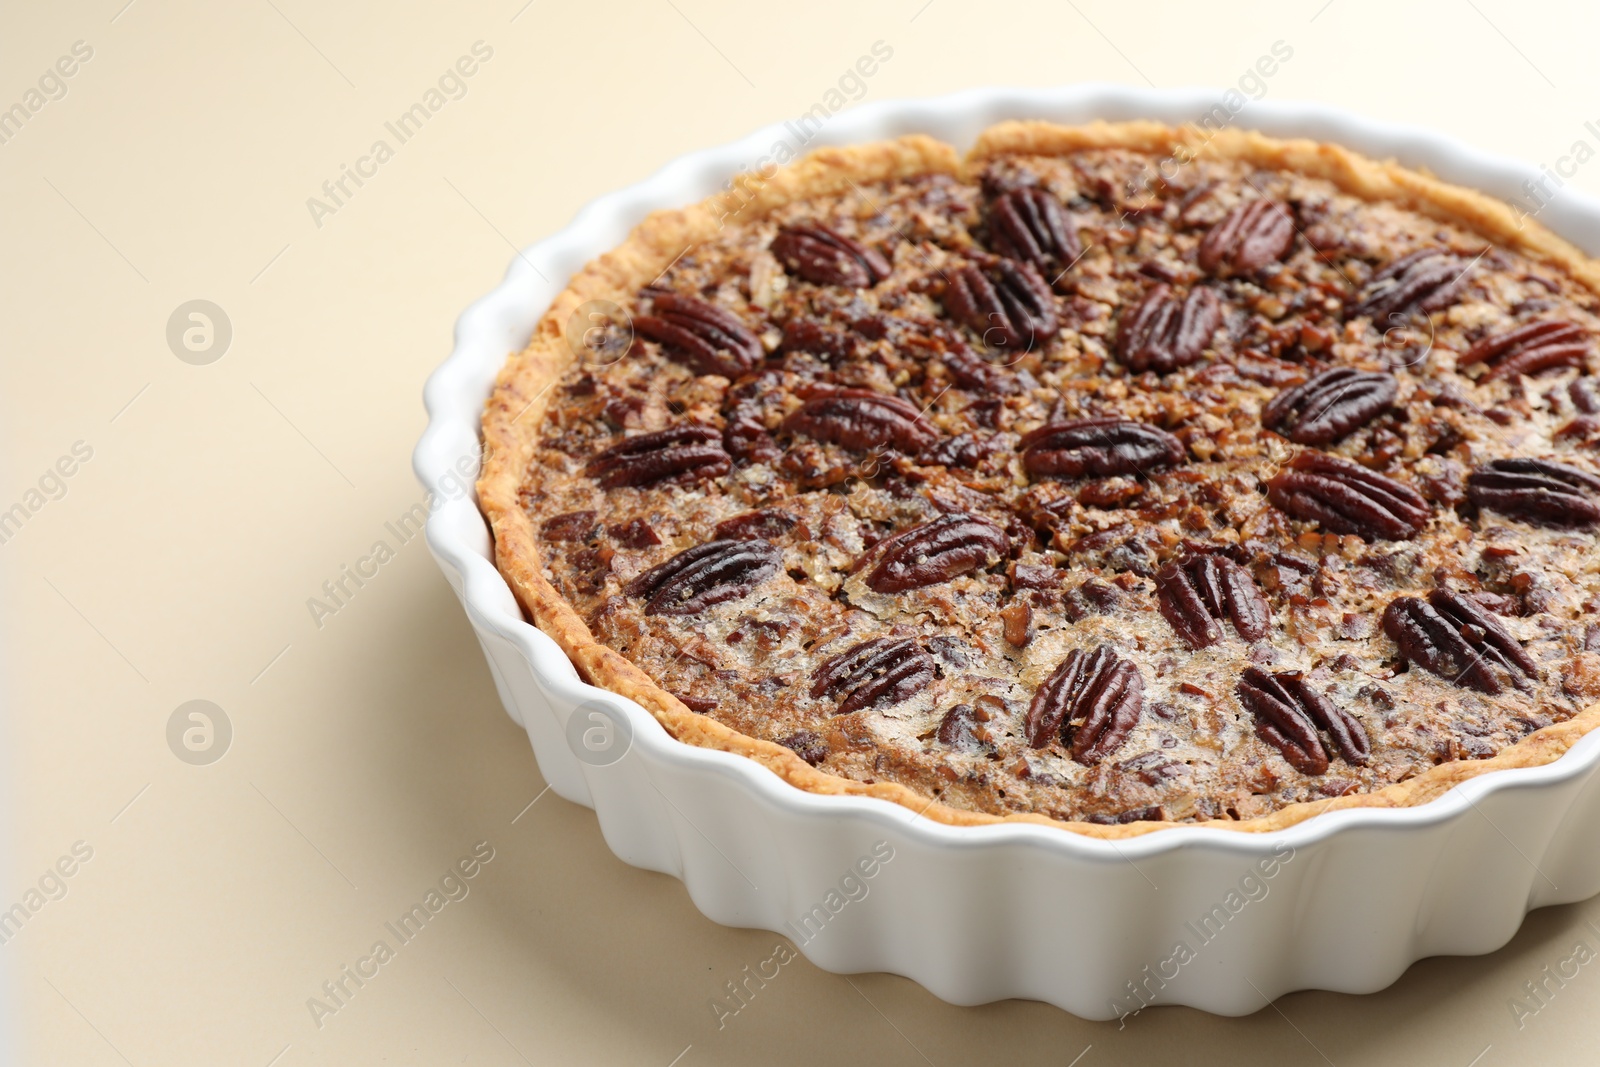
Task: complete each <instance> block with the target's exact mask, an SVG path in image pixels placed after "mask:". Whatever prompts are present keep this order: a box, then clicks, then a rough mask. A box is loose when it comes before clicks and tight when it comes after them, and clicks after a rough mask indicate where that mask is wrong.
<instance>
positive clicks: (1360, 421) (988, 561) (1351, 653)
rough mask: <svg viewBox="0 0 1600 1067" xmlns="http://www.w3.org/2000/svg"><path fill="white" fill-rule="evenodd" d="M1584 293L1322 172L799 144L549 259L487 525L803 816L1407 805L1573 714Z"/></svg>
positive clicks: (503, 557) (1550, 750)
mask: <svg viewBox="0 0 1600 1067" xmlns="http://www.w3.org/2000/svg"><path fill="white" fill-rule="evenodd" d="M1597 292H1600V265H1597V264H1596V263H1594V262H1592V261H1590V260H1589V259H1587V258H1586V257H1584V256H1583V255H1582V254H1581V253H1579V252H1578V251H1577V250H1576V249H1574V248H1573V247H1571V246H1570V245H1568V244H1566V243H1565V242H1563V241H1562V240H1560V239H1559V238H1557V237H1555V236H1554V235H1552V234H1550V233H1549V232H1548V231H1546V230H1544V229H1543V228H1541V227H1540V226H1538V225H1537V224H1536V223H1534V222H1532V221H1530V220H1526V219H1521V220H1519V219H1518V218H1517V217H1516V216H1515V215H1514V214H1513V213H1512V212H1511V211H1510V210H1509V209H1508V208H1507V207H1505V206H1504V205H1502V204H1500V203H1498V202H1496V201H1493V200H1490V199H1489V198H1487V197H1484V196H1482V195H1479V194H1476V193H1473V192H1471V191H1468V190H1464V189H1460V188H1456V187H1453V186H1449V185H1445V184H1443V183H1441V182H1439V181H1437V180H1434V179H1432V178H1430V177H1427V176H1424V175H1421V174H1417V173H1413V172H1410V171H1407V170H1405V169H1402V168H1400V167H1398V166H1396V165H1394V164H1389V163H1378V162H1374V161H1371V160H1367V159H1364V158H1361V157H1359V156H1356V155H1354V154H1352V153H1350V152H1348V151H1346V150H1344V149H1341V148H1339V147H1338V146H1334V145H1327V144H1316V143H1312V142H1306V141H1278V140H1272V139H1268V138H1265V137H1262V136H1260V135H1257V134H1253V133H1244V132H1237V131H1225V132H1222V133H1219V134H1212V135H1206V134H1203V133H1202V132H1201V131H1198V130H1195V129H1193V128H1188V129H1173V128H1169V127H1165V126H1160V125H1156V124H1153V123H1125V124H1116V125H1109V124H1095V125H1092V126H1086V127H1078V128H1066V127H1056V126H1049V125H1045V124H1040V123H1007V124H1004V125H1001V126H997V127H995V128H993V129H991V130H989V131H987V132H986V133H985V134H984V135H983V137H982V138H981V139H980V140H979V142H978V144H977V146H976V148H975V149H973V151H972V152H971V153H970V154H968V155H967V156H966V157H961V156H959V155H958V154H957V153H956V152H955V151H954V150H953V149H951V148H950V147H948V146H946V145H943V144H940V143H937V142H934V141H932V140H930V139H927V138H922V137H908V138H904V139H901V140H899V141H894V142H889V143H883V144H875V145H867V146H861V147H855V148H843V149H828V150H824V151H822V152H818V153H816V154H814V155H812V156H809V157H806V158H805V159H802V160H800V161H798V162H796V163H795V164H793V165H791V166H789V167H787V168H783V169H780V170H777V171H776V172H774V173H770V174H764V175H752V176H746V177H745V178H743V179H740V180H739V181H737V182H735V183H734V184H733V185H732V186H731V187H730V189H729V190H728V192H726V193H725V194H724V195H722V196H719V197H716V198H713V199H712V200H709V201H707V202H705V203H702V204H699V205H695V206H692V207H689V208H686V209H684V210H682V211H669V212H661V213H658V214H656V215H653V216H651V217H650V218H649V219H647V220H646V221H645V222H644V223H643V224H642V225H641V226H640V227H639V228H638V229H637V230H636V231H635V232H634V233H633V235H632V236H631V237H630V238H629V239H628V241H627V242H626V243H625V244H623V245H622V246H621V247H619V248H617V249H616V250H614V251H612V252H611V253H609V254H607V255H604V256H602V257H600V258H599V259H597V260H595V261H594V262H593V263H591V264H589V265H588V266H587V267H585V268H584V269H583V270H582V271H580V272H579V273H578V274H577V276H576V277H575V278H574V279H573V281H572V282H571V284H570V286H569V287H568V288H567V290H566V291H565V292H564V293H563V294H562V295H561V296H560V297H559V298H558V299H557V300H556V302H555V304H554V306H553V307H552V309H551V310H550V312H549V313H548V314H547V316H546V317H545V318H544V320H543V321H542V322H541V324H540V326H539V328H538V330H537V331H536V333H535V336H534V338H533V340H532V342H531V343H530V345H529V346H528V347H527V349H526V350H525V351H523V352H522V353H520V354H518V355H516V356H514V357H513V358H512V359H511V361H510V362H509V364H508V365H507V367H506V368H505V370H504V371H503V372H502V374H501V376H500V379H499V382H498V385H497V387H496V389H495V392H494V394H493V396H492V398H491V399H490V402H489V405H488V408H487V412H486V415H485V419H484V436H485V443H486V460H485V466H484V471H483V474H482V478H481V481H480V483H479V491H480V499H481V502H482V505H483V507H484V509H485V511H486V512H487V514H488V516H489V518H490V520H491V522H492V525H493V529H494V534H495V538H496V552H497V559H498V563H499V566H500V568H501V570H502V571H503V573H504V574H505V575H506V577H507V578H508V580H509V581H510V582H511V584H512V586H513V588H514V589H515V590H516V593H517V595H518V597H519V598H520V600H521V602H522V604H523V606H524V607H525V609H526V610H527V612H528V613H529V615H530V616H531V618H532V619H533V621H534V622H535V623H536V624H537V625H539V626H540V627H541V628H543V629H544V630H545V631H546V632H547V633H549V634H550V635H551V636H552V637H553V638H555V640H556V641H557V642H559V643H560V645H561V647H562V648H563V649H564V650H565V651H566V652H567V653H568V655H569V656H570V657H571V658H572V660H573V662H574V663H575V664H576V666H577V667H578V669H579V671H580V672H581V673H582V675H583V676H584V677H585V678H586V679H588V680H590V681H592V682H594V683H595V684H597V685H601V686H605V687H608V688H610V689H612V690H615V691H617V692H619V693H623V694H625V695H627V696H629V697H632V698H633V699H634V700H636V701H638V702H639V703H640V704H642V705H643V706H644V707H645V708H647V709H648V710H649V711H650V712H651V713H653V714H654V715H655V716H657V718H658V719H659V720H660V721H661V722H662V724H663V725H664V726H665V727H666V728H667V729H668V730H669V731H670V732H671V733H672V734H674V735H675V736H676V737H678V738H679V739H681V740H683V741H685V742H688V743H691V744H695V745H702V746H708V747H714V748H720V749H724V750H727V751H732V752H735V753H739V754H742V755H744V756H747V757H749V758H751V759H755V760H757V761H759V762H761V763H762V764H764V765H765V766H766V767H768V768H770V769H771V770H772V771H774V772H775V773H777V774H778V775H780V776H782V777H783V778H785V779H786V780H788V781H789V782H791V783H792V784H794V785H796V786H798V787H801V788H803V789H808V790H811V791H814V792H820V793H846V794H857V795H870V796H877V797H882V798H886V799H889V800H893V801H896V802H899V803H901V804H904V805H906V806H908V807H910V808H912V809H913V810H915V811H917V812H920V813H923V814H925V815H926V816H927V817H929V818H932V819H938V820H941V821H944V822H948V823H957V824H962V823H966V824H970V823H983V822H994V821H1001V820H1023V821H1030V820H1031V821H1036V822H1043V823H1048V824H1051V825H1058V826H1066V827H1068V828H1071V829H1074V830H1077V831H1079V832H1082V833H1088V834H1094V835H1099V836H1122V835H1128V834H1135V833H1143V832H1148V831H1151V830H1155V829H1159V828H1161V827H1163V826H1169V825H1177V824H1202V823H1204V824H1210V825H1217V826H1224V827H1234V828H1239V829H1245V830H1262V829H1270V828H1273V827H1277V826H1282V825H1287V824H1289V823H1292V822H1295V821H1298V820H1300V819H1303V818H1306V817H1308V816H1310V815H1312V814H1315V813H1317V812H1319V811H1323V810H1327V809H1329V808H1338V807H1350V806H1357V805H1375V806H1395V805H1403V804H1415V803H1420V802H1422V801H1424V800H1427V799H1429V798H1431V797H1434V796H1437V795H1438V794H1439V793H1441V792H1443V791H1444V790H1446V789H1448V788H1449V787H1451V786H1452V785H1454V784H1456V783H1458V782H1460V781H1462V780H1464V779H1465V778H1467V777H1469V776H1471V775H1473V774H1476V773H1479V772H1481V771H1483V770H1486V769H1491V768H1499V767H1511V766H1526V765H1533V764H1539V763H1545V762H1548V761H1550V760H1552V759H1554V758H1556V757H1557V756H1559V755H1560V754H1561V753H1562V752H1564V751H1566V749H1567V748H1569V747H1570V746H1571V744H1572V743H1573V742H1574V741H1575V740H1576V739H1577V738H1578V737H1579V736H1581V735H1582V733H1583V732H1584V731H1586V730H1587V729H1588V728H1590V727H1591V726H1593V725H1594V724H1595V723H1596V722H1597V721H1600V705H1597V704H1596V701H1597V698H1600V551H1597V547H1596V531H1597V529H1600V452H1597V451H1596V448H1597V446H1600V417H1597V416H1600V387H1597V379H1596V378H1595V377H1593V376H1594V375H1596V374H1597V372H1600V355H1597V353H1596V351H1595V336H1596V333H1597V331H1600V298H1597V295H1596V294H1597ZM597 307H598V308H601V309H602V310H601V311H598V312H597V311H596V310H595V309H596V308H597Z"/></svg>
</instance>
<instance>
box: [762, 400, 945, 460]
mask: <svg viewBox="0 0 1600 1067" xmlns="http://www.w3.org/2000/svg"><path fill="white" fill-rule="evenodd" d="M783 429H785V430H788V431H789V432H791V433H803V434H805V435H806V436H808V437H814V438H816V439H817V440H819V441H827V442H830V443H831V444H836V445H843V446H844V447H845V448H855V449H872V448H884V447H889V448H893V449H895V450H897V451H899V452H906V453H916V452H919V451H921V450H922V449H924V448H927V447H928V446H929V445H931V444H933V443H934V442H935V441H937V440H938V439H939V431H938V430H936V429H934V427H933V424H932V423H930V422H929V421H928V420H927V419H925V418H923V417H922V412H920V411H918V410H917V408H916V406H915V405H913V404H911V403H908V402H907V401H905V400H901V399H900V398H899V397H897V396H888V395H885V394H883V393H875V392H873V391H872V390H870V389H829V390H826V391H824V392H818V393H816V394H815V395H813V396H812V397H811V398H810V399H809V400H807V401H806V402H805V403H804V404H803V405H801V407H800V408H799V409H798V410H797V411H795V412H794V413H793V414H791V415H790V416H789V417H788V418H786V419H784V420H783Z"/></svg>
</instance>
